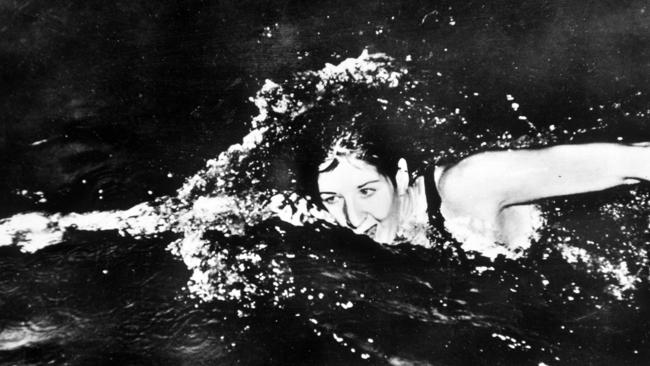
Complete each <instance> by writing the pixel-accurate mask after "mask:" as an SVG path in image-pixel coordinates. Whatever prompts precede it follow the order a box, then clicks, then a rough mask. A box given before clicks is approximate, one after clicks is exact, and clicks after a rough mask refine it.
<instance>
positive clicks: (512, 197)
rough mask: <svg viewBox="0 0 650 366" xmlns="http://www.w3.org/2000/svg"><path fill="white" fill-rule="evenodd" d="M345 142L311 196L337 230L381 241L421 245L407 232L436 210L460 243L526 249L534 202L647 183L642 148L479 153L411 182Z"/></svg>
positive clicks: (649, 157)
mask: <svg viewBox="0 0 650 366" xmlns="http://www.w3.org/2000/svg"><path fill="white" fill-rule="evenodd" d="M346 140H347V141H346ZM351 140H356V139H354V138H352V139H351V138H350V137H349V136H348V137H343V138H340V139H339V140H338V141H337V143H336V144H335V146H333V147H332V148H331V149H330V151H329V154H328V156H327V158H326V159H325V160H324V161H322V162H321V164H320V165H319V171H318V179H317V180H318V193H319V194H318V197H319V198H320V201H321V202H322V204H323V206H324V207H325V208H326V209H327V211H328V212H329V213H330V214H331V215H332V216H333V217H334V218H335V219H336V221H337V222H338V224H340V225H342V226H345V227H348V228H350V229H352V230H353V231H354V232H355V233H358V234H365V235H368V236H370V237H372V238H373V239H374V240H375V241H377V242H381V243H392V242H393V241H394V240H395V238H396V237H406V238H408V239H409V241H411V242H413V241H416V242H417V241H421V240H422V238H423V237H424V232H423V230H420V231H419V232H417V230H416V232H413V228H423V227H426V225H427V220H428V215H427V210H438V211H439V213H440V214H441V216H442V218H443V219H444V226H445V228H446V229H447V231H449V232H450V233H451V234H452V235H453V236H454V237H456V238H457V239H458V240H459V241H461V242H464V241H466V240H469V239H470V237H472V236H473V237H476V236H480V237H482V238H483V239H484V241H490V242H493V243H501V244H505V245H507V246H509V247H517V246H519V247H521V246H523V247H526V246H527V243H529V242H530V239H531V237H534V233H535V231H536V229H537V228H538V227H539V225H540V222H541V219H540V215H539V211H538V209H537V208H536V206H535V205H534V203H535V202H539V201H540V200H543V199H548V198H553V197H558V196H566V195H574V194H580V193H586V192H595V191H600V190H605V189H608V188H611V187H616V186H620V185H626V184H635V183H639V182H641V181H646V180H649V179H650V149H649V148H648V145H647V144H633V145H624V144H618V143H589V144H576V145H558V146H552V147H547V148H542V149H522V150H507V151H490V152H482V153H477V154H474V155H471V156H469V157H466V158H464V159H462V160H460V161H458V162H457V163H455V164H452V165H446V166H435V167H434V168H433V169H429V170H428V171H427V172H426V173H425V174H423V175H420V176H415V177H412V176H411V175H410V174H409V171H408V165H407V162H406V160H405V159H404V158H402V157H400V156H389V155H386V154H384V155H382V152H381V149H377V146H375V145H373V143H372V142H367V143H366V144H361V145H356V146H353V147H352V148H349V147H348V148H346V147H343V146H344V145H346V144H347V146H351V145H354V142H353V141H351ZM432 205H437V206H438V207H430V206H432ZM409 232H410V233H409Z"/></svg>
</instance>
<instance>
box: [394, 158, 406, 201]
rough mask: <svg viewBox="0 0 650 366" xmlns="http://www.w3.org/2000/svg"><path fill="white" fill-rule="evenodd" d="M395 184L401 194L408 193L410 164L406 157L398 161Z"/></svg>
mask: <svg viewBox="0 0 650 366" xmlns="http://www.w3.org/2000/svg"><path fill="white" fill-rule="evenodd" d="M395 185H396V188H397V193H398V194H400V195H403V194H406V190H407V189H408V187H409V171H408V165H407V164H406V160H404V158H402V159H399V161H398V162H397V173H396V174H395Z"/></svg>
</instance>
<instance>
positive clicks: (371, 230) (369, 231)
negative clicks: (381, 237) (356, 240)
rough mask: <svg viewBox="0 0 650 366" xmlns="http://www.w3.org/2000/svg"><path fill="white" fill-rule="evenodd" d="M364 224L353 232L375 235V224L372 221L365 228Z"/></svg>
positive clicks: (372, 236)
mask: <svg viewBox="0 0 650 366" xmlns="http://www.w3.org/2000/svg"><path fill="white" fill-rule="evenodd" d="M364 226H366V225H362V226H360V227H358V228H356V229H355V230H354V232H355V233H357V234H360V235H367V236H369V237H371V238H374V237H375V233H376V232H377V224H376V223H373V224H371V225H370V226H368V227H367V228H364Z"/></svg>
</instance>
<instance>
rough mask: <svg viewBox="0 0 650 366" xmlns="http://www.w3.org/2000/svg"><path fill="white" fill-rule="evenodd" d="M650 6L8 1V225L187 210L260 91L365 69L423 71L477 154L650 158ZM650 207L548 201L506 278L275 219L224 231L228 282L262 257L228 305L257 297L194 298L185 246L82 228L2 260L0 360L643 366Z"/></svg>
mask: <svg viewBox="0 0 650 366" xmlns="http://www.w3.org/2000/svg"><path fill="white" fill-rule="evenodd" d="M646 7H647V3H646V2H643V1H636V2H635V1H627V2H617V3H613V2H607V1H594V2H586V1H585V2H563V1H545V2H530V1H528V2H509V1H496V2H473V1H470V2H467V1H465V2H460V1H445V2H435V3H433V2H424V1H409V2H406V1H404V2H382V1H361V2H356V3H355V4H344V3H339V2H327V3H320V4H310V3H306V2H289V1H265V2H260V1H249V2H246V1H244V2H241V1H240V2H228V1H222V2H216V3H208V2H202V1H186V2H177V3H174V4H165V5H161V4H157V3H153V2H147V1H141V2H119V1H118V2H112V3H110V4H103V3H99V2H92V1H91V2H57V1H55V2H38V1H32V2H27V1H25V2H13V3H9V2H7V3H5V4H2V5H1V9H2V10H1V11H0V19H2V21H1V22H0V24H1V25H0V35H2V36H1V37H0V47H2V48H1V51H0V75H2V79H1V80H2V87H1V88H0V101H1V103H2V104H1V106H2V107H1V108H2V110H3V115H4V118H3V121H2V126H3V128H2V129H0V149H1V150H0V156H1V157H2V158H1V160H0V174H2V177H3V178H2V179H0V202H3V204H2V207H1V209H0V212H2V216H3V217H4V216H9V215H11V214H14V213H18V212H26V211H35V210H39V211H48V212H58V211H63V212H68V211H79V212H80V211H89V210H103V209H108V208H122V209H125V208H128V207H130V206H131V205H133V204H136V203H139V202H142V201H144V200H147V199H150V198H151V197H155V196H160V195H164V194H173V192H174V190H176V189H177V188H178V187H179V186H180V185H181V183H182V181H183V179H184V178H185V177H187V176H190V175H192V174H194V173H195V172H196V171H197V170H198V169H200V168H201V167H202V166H203V165H204V162H205V160H206V159H208V158H212V157H214V156H216V155H217V154H218V153H219V152H220V151H222V150H223V149H224V148H226V147H227V146H228V145H229V144H231V143H234V142H237V141H239V140H240V139H241V137H242V136H243V135H244V134H245V133H246V132H247V131H248V130H249V128H250V125H249V123H250V120H251V116H252V115H253V114H254V113H255V110H254V107H253V105H252V104H251V103H250V102H248V98H249V97H250V96H253V95H254V94H255V92H256V91H257V90H258V89H259V88H260V86H261V85H262V84H263V81H264V79H266V78H271V79H273V80H277V81H281V80H283V79H284V78H286V77H288V76H289V75H290V74H291V73H292V72H295V71H301V70H308V69H320V68H322V66H323V64H324V63H325V62H330V63H338V62H340V61H341V60H342V59H343V58H346V57H356V56H358V55H359V54H360V53H361V51H362V50H363V49H364V48H368V49H370V50H371V51H376V52H385V53H388V54H389V55H391V56H392V57H395V58H396V59H400V60H406V59H407V56H410V59H411V61H409V62H410V64H409V67H412V68H414V69H416V70H418V71H419V72H421V73H422V74H425V75H429V76H430V78H431V79H432V80H435V85H436V86H437V89H436V91H435V93H436V95H437V97H438V98H439V100H440V104H443V105H446V106H447V107H448V108H449V109H452V110H453V109H454V108H459V109H460V110H462V112H463V114H464V115H465V117H466V118H467V119H468V120H469V121H471V124H472V126H474V127H476V126H480V127H481V128H480V129H479V130H481V131H482V132H483V133H484V135H485V139H489V138H496V137H499V136H500V135H501V134H502V133H503V132H505V131H507V132H509V133H510V134H511V135H512V136H514V138H516V137H517V136H520V135H522V134H531V133H532V134H533V137H534V131H549V130H552V131H553V133H554V135H555V136H556V138H557V141H559V142H562V141H569V140H571V141H619V140H622V141H624V142H632V141H644V140H648V137H649V136H650V129H649V128H648V127H647V115H648V113H650V105H649V99H648V97H647V95H649V94H648V93H650V90H648V85H650V84H649V83H648V82H649V81H650V80H648V75H650V73H649V72H648V71H650V70H648V68H649V65H650V62H649V61H650V54H649V53H648V52H650V51H648V50H649V49H650V48H649V47H648V46H650V44H649V43H650V36H649V35H650V33H649V30H650V29H649V28H650V19H649V18H648V15H647V11H648V10H647V9H646ZM508 95H510V96H512V97H513V98H514V102H517V103H519V105H520V106H519V109H518V110H517V111H515V110H514V109H513V108H512V106H511V103H512V102H513V101H510V100H508V98H507V96H508ZM521 116H525V118H523V119H522V118H520V117H521ZM531 125H532V127H531ZM582 129H584V130H587V131H588V132H585V133H579V134H575V133H574V132H576V131H581V130H582ZM475 130H476V129H474V130H472V131H475ZM565 130H566V132H565ZM531 131H533V132H531ZM35 142H37V143H35ZM23 190H25V192H24V193H23V192H22V191H23ZM648 196H649V195H648V189H647V187H646V186H641V187H640V188H635V189H632V190H630V189H628V188H625V189H616V190H612V191H610V192H605V193H601V194H592V195H586V196H581V197H572V198H570V199H567V200H564V199H561V200H556V201H552V202H548V203H546V212H548V215H549V223H550V224H549V227H548V228H547V229H545V230H544V232H543V233H542V237H541V239H540V240H539V242H538V243H537V244H536V245H534V246H533V247H532V249H531V251H530V253H529V254H528V255H527V256H526V257H524V258H522V259H518V260H506V259H504V258H497V260H496V261H495V262H491V261H489V260H488V259H487V258H483V257H481V256H480V255H474V256H473V255H471V253H470V255H469V257H468V256H467V255H466V253H463V252H462V250H459V249H458V248H456V247H455V246H454V245H450V246H445V247H441V248H437V249H424V248H417V247H412V246H408V245H404V246H399V247H394V248H386V247H383V246H380V245H377V244H375V243H372V242H371V241H369V240H367V239H364V238H359V237H355V236H352V235H351V234H349V233H347V232H346V231H344V230H338V229H332V228H326V227H318V226H307V227H303V228H296V227H291V226H289V225H286V224H283V223H280V222H275V221H270V222H265V223H260V224H259V225H257V226H255V227H252V228H249V233H248V235H247V236H246V237H245V238H225V237H223V236H222V235H221V234H220V233H218V232H215V233H211V236H210V241H211V242H212V243H213V245H214V250H215V252H219V251H220V250H223V248H229V250H230V251H229V252H228V255H227V257H228V259H227V260H226V263H228V265H233V266H238V265H239V264H241V263H249V262H246V261H242V260H238V259H237V254H238V253H239V254H241V253H249V254H250V253H254V254H257V255H259V258H260V260H259V261H257V262H255V261H253V262H251V263H252V264H251V265H250V266H249V267H246V268H244V269H243V270H241V271H240V273H241V275H242V278H240V279H239V282H236V283H234V284H230V285H229V287H228V290H229V291H231V290H233V289H237V288H238V286H239V287H240V288H239V289H240V290H241V291H242V292H244V293H246V294H247V295H246V296H242V297H235V299H233V298H229V299H227V300H218V299H217V300H212V301H200V300H199V299H198V298H196V297H195V296H194V295H193V293H192V292H191V291H189V290H188V289H187V287H186V286H187V283H188V280H189V278H190V275H191V273H190V271H189V270H188V268H187V267H186V265H185V264H184V263H183V262H182V261H180V260H179V259H178V258H177V257H176V256H174V255H172V254H171V253H170V252H169V251H168V250H167V249H166V248H167V246H168V244H169V243H170V242H173V241H174V240H176V239H178V235H177V234H171V233H161V234H160V235H159V236H157V237H154V238H148V239H141V240H135V239H133V238H130V237H128V236H127V237H122V236H120V235H118V233H117V232H110V231H109V232H101V233H97V232H82V231H77V232H71V233H68V235H67V237H66V239H65V240H64V242H63V243H61V244H58V245H55V246H51V247H48V248H46V249H43V250H41V251H38V252H36V253H34V254H26V253H21V252H20V251H19V250H18V248H16V247H4V248H0V254H1V255H0V314H2V315H0V360H1V361H2V362H3V363H4V364H7V365H14V364H18V365H31V364H34V365H40V364H48V363H50V364H70V365H87V364H93V365H94V364H106V365H112V364H132V365H141V364H144V365H149V364H151V365H168V364H187V365H197V364H243V365H287V364H323V365H345V364H392V365H438V364H440V365H463V364H471V365H474V364H485V365H497V364H502V365H510V364H530V365H541V364H546V365H556V364H603V365H605V364H607V365H611V364H616V365H618V364H632V365H635V364H638V365H642V364H647V363H648V362H649V361H650V355H649V354H648V352H647V348H648V347H647V342H648V341H649V338H648V337H649V336H650V328H649V327H648V326H647V324H648V315H649V314H648V304H649V303H648V284H647V276H648V269H647V265H646V264H647V259H648V258H647V252H646V250H647V245H648V222H649V221H648V214H647V213H646V212H645V211H646V210H645V208H646V207H647V202H648V199H647V197H648ZM42 197H44V198H45V199H44V200H41V198H42ZM556 207H559V208H560V209H559V211H556V210H555V208H556ZM276 226H279V227H281V228H282V231H283V232H284V234H283V235H278V231H277V230H276V229H275V227H276ZM623 227H624V228H623ZM317 229H318V230H317ZM562 243H564V244H567V245H573V246H575V247H578V248H586V249H587V250H588V251H589V252H590V253H592V255H593V256H594V257H596V258H601V257H602V258H606V259H608V260H610V261H611V262H612V263H619V262H621V261H624V262H625V263H628V269H629V271H630V272H631V273H633V274H635V275H636V277H635V278H637V279H638V280H637V281H636V282H635V286H634V288H628V287H625V286H622V285H621V284H620V281H618V280H617V279H616V278H614V277H612V275H610V274H608V273H609V272H604V271H602V268H598V267H597V266H598V265H602V264H603V262H602V261H595V262H594V263H595V264H594V263H590V262H589V261H582V262H578V263H569V262H568V261H567V260H566V258H564V257H563V256H562V254H561V253H560V250H559V249H557V248H558V246H559V245H560V244H562ZM212 280H213V281H214V282H216V283H219V282H220V281H221V282H227V279H223V278H218V277H217V278H212ZM246 285H255V286H256V290H255V291H251V292H246V291H244V287H245V286H246Z"/></svg>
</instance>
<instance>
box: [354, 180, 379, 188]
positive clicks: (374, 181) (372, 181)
mask: <svg viewBox="0 0 650 366" xmlns="http://www.w3.org/2000/svg"><path fill="white" fill-rule="evenodd" d="M377 182H379V179H373V180H369V181H367V182H365V183H363V184H360V185H358V186H357V188H363V187H364V186H367V185H368V184H372V183H377Z"/></svg>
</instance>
